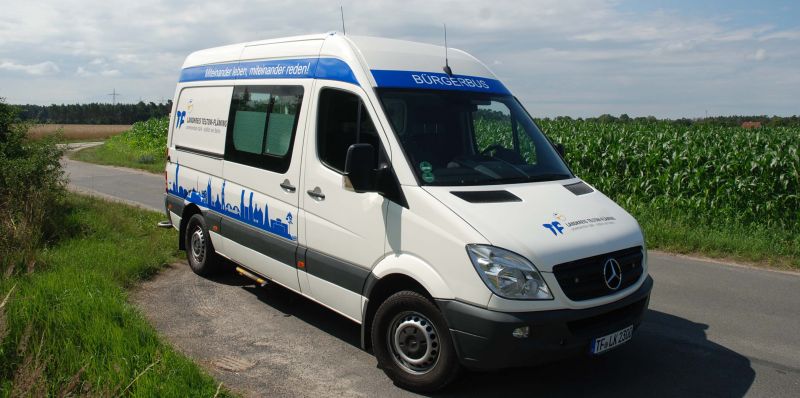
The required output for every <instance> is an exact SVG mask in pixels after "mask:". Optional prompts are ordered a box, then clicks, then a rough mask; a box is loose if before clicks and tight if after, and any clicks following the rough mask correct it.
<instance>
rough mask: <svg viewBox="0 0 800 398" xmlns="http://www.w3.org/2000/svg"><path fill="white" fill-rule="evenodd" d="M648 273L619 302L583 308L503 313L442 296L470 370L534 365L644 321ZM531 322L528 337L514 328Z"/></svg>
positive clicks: (458, 347) (441, 302)
mask: <svg viewBox="0 0 800 398" xmlns="http://www.w3.org/2000/svg"><path fill="white" fill-rule="evenodd" d="M652 288H653V279H652V278H651V277H650V276H648V277H647V279H645V281H644V283H642V285H641V286H640V287H639V289H637V290H636V291H635V292H633V293H632V294H630V295H628V296H627V297H624V298H622V299H621V300H619V301H615V302H613V303H609V304H606V305H602V306H598V307H592V308H586V309H581V310H569V309H567V310H555V311H538V312H498V311H491V310H487V309H485V308H480V307H476V306H473V305H470V304H466V303H462V302H459V301H453V300H437V304H438V305H439V308H440V309H441V310H442V313H443V314H444V316H445V318H446V319H447V323H448V326H449V327H450V333H451V335H452V337H453V342H454V344H455V346H456V351H457V352H458V356H459V359H460V361H461V363H462V364H463V365H464V366H465V367H467V368H470V369H475V370H494V369H501V368H507V367H516V366H530V365H536V364H541V363H544V362H550V361H553V360H556V359H559V358H564V357H569V356H574V355H578V354H580V353H588V352H589V344H590V342H591V340H592V339H594V338H596V337H600V336H604V335H606V334H609V333H613V332H615V331H618V330H620V329H623V328H625V327H627V326H629V325H634V329H635V328H637V327H638V326H639V324H640V323H641V321H642V316H643V314H644V311H645V310H646V309H647V306H648V304H649V302H650V291H651V290H652ZM521 326H529V327H530V335H529V336H528V337H527V338H516V337H513V336H512V334H511V333H512V331H513V330H514V329H516V328H518V327H521Z"/></svg>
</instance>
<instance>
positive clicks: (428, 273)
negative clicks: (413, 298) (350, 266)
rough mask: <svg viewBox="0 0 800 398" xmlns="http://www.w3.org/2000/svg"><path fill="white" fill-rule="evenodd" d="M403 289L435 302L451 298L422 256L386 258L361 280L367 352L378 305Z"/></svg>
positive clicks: (441, 281) (363, 335)
mask: <svg viewBox="0 0 800 398" xmlns="http://www.w3.org/2000/svg"><path fill="white" fill-rule="evenodd" d="M403 290H411V291H414V292H417V293H419V294H421V295H423V296H425V297H427V298H428V299H429V300H431V302H433V303H434V305H435V301H434V299H435V298H436V299H442V298H445V299H451V298H453V293H452V291H451V290H450V288H449V286H447V284H446V283H445V282H444V279H443V278H442V277H441V276H440V275H439V273H438V272H436V270H434V269H433V267H432V266H430V265H429V264H427V263H425V262H424V261H422V260H421V259H419V258H417V257H414V256H411V255H400V256H393V257H387V258H386V259H384V261H382V262H381V263H379V264H378V265H377V266H375V268H373V270H372V272H371V273H370V275H369V277H367V280H366V281H365V283H364V291H363V294H362V295H363V296H364V297H365V298H366V304H365V305H364V307H363V310H362V311H363V315H362V320H363V321H362V322H361V347H362V348H363V349H365V350H368V351H369V350H371V348H372V341H371V337H370V329H371V328H372V320H373V318H374V316H375V313H376V312H377V310H378V307H379V306H380V305H381V303H383V301H384V300H386V299H387V298H389V296H391V295H393V294H395V293H397V292H400V291H403Z"/></svg>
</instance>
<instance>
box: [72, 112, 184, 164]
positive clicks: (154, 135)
mask: <svg viewBox="0 0 800 398" xmlns="http://www.w3.org/2000/svg"><path fill="white" fill-rule="evenodd" d="M168 126H169V118H166V117H163V118H156V119H150V120H147V121H144V122H137V123H134V124H133V126H131V129H130V130H128V131H126V132H124V133H122V134H120V135H117V136H113V137H111V138H109V139H108V140H106V141H105V142H104V143H103V145H100V146H97V147H93V148H87V149H84V150H81V151H77V152H74V153H72V154H71V155H70V157H71V158H73V159H75V160H81V161H84V162H89V163H97V164H105V165H111V166H122V167H130V168H134V169H141V170H145V171H149V172H151V173H163V172H164V168H165V164H166V156H165V153H166V148H167V129H168Z"/></svg>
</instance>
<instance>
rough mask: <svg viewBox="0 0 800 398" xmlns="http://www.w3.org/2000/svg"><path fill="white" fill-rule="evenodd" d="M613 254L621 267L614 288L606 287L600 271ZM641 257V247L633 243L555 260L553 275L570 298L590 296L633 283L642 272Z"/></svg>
mask: <svg viewBox="0 0 800 398" xmlns="http://www.w3.org/2000/svg"><path fill="white" fill-rule="evenodd" d="M612 258H613V259H615V260H616V261H617V262H618V263H619V266H620V269H621V270H622V278H621V279H622V281H621V282H620V284H619V288H617V289H611V288H609V287H608V286H607V285H606V281H605V277H604V275H603V268H604V267H605V264H606V261H608V260H609V259H612ZM643 259H644V254H643V253H642V247H641V246H636V247H631V248H628V249H624V250H618V251H615V252H610V253H605V254H600V255H597V256H592V257H586V258H582V259H579V260H575V261H570V262H568V263H563V264H558V265H556V266H554V267H553V275H554V276H555V277H556V280H558V284H559V286H561V290H563V291H564V294H566V295H567V297H569V299H570V300H572V301H582V300H590V299H593V298H598V297H603V296H606V295H609V294H613V293H616V292H618V291H620V290H624V289H626V288H628V287H630V286H631V285H633V284H634V283H636V281H638V280H639V278H640V277H641V276H642V272H643V268H642V261H643ZM612 285H613V283H612Z"/></svg>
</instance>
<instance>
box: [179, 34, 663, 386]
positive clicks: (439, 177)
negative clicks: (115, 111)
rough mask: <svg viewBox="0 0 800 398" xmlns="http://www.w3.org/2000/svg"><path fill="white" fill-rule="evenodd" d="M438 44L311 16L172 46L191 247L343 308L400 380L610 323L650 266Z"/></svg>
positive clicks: (634, 321)
mask: <svg viewBox="0 0 800 398" xmlns="http://www.w3.org/2000/svg"><path fill="white" fill-rule="evenodd" d="M444 53H445V51H444V48H442V47H440V46H434V45H428V44H421V43H412V42H407V41H399V40H391V39H381V38H368V37H350V36H342V35H339V34H335V33H330V34H325V35H316V36H303V37H292V38H285V39H276V40H267V41H258V42H251V43H244V44H236V45H231V46H225V47H219V48H213V49H208V50H202V51H198V52H195V53H193V54H191V55H190V56H189V57H188V58H187V59H186V62H185V64H184V66H183V70H182V72H181V76H180V81H179V82H178V85H177V88H176V91H175V99H174V105H173V110H172V115H171V125H170V130H169V138H168V162H167V167H166V180H167V181H166V183H167V187H166V191H167V192H166V200H165V205H166V211H167V214H168V216H169V218H170V220H171V222H172V224H173V225H174V226H175V228H176V229H178V231H179V237H180V238H179V245H180V248H181V249H185V250H186V252H187V258H188V260H189V264H190V266H191V267H192V269H193V270H194V271H195V272H196V273H198V274H200V275H207V274H209V273H211V272H214V271H215V270H217V269H218V267H219V263H220V261H221V260H222V259H227V260H228V261H230V262H233V263H234V264H236V265H237V266H238V269H239V270H240V272H242V273H243V274H245V275H248V276H250V277H251V278H254V279H257V280H259V281H265V282H269V283H276V284H279V285H282V286H284V287H286V288H287V289H290V290H292V291H295V292H297V293H299V294H301V295H303V296H305V297H307V298H309V299H311V300H313V301H316V302H318V303H319V304H321V305H323V306H326V307H328V308H330V309H331V310H333V311H336V312H337V313H339V314H341V315H342V316H344V317H346V318H349V319H350V320H352V321H353V322H356V323H358V324H360V325H361V330H362V344H363V347H364V349H368V350H372V352H374V354H375V356H376V358H377V360H378V362H379V365H380V367H381V368H382V369H383V370H384V372H385V373H386V374H387V375H388V376H389V377H390V378H391V379H392V380H393V381H394V382H395V383H396V384H397V385H399V386H402V387H404V388H407V389H411V390H415V391H433V390H436V389H439V388H442V387H443V386H445V385H446V384H447V383H449V382H450V381H452V380H453V379H454V378H455V376H456V375H457V374H458V371H459V369H461V368H462V367H466V368H470V369H477V370H493V369H500V368H504V367H511V366H526V365H533V364H537V363H542V362H544V361H550V360H553V359H556V358H560V357H563V356H569V355H576V354H581V353H584V354H589V355H599V354H601V353H604V352H606V351H608V350H610V349H612V348H615V347H617V346H619V345H620V344H622V343H625V342H626V341H628V340H629V339H630V338H631V336H632V334H633V331H634V330H635V329H636V328H637V326H638V325H639V323H640V321H641V318H642V314H643V313H644V311H645V309H646V308H647V306H648V302H649V297H650V290H651V288H652V285H653V282H652V279H651V278H650V277H649V276H648V272H647V261H646V260H647V258H646V253H647V252H646V249H645V245H644V239H643V236H642V232H641V230H640V227H639V225H638V223H637V222H636V220H634V219H633V217H631V216H630V215H629V214H628V213H627V212H626V211H625V210H623V209H622V208H621V207H619V206H618V205H616V204H615V203H614V202H613V201H611V200H610V199H609V198H607V197H606V196H604V195H603V194H602V193H600V192H598V191H597V190H596V189H594V188H593V187H591V186H590V185H589V184H587V183H586V182H584V181H582V180H580V179H579V178H578V177H576V176H575V175H574V174H573V173H572V171H571V170H570V169H569V167H568V166H567V165H566V163H565V162H564V160H563V158H562V155H561V154H562V152H563V150H561V148H560V147H557V146H555V145H553V144H552V143H551V142H550V141H549V140H548V139H547V138H546V137H545V135H544V134H543V133H542V132H541V131H540V130H539V129H538V127H537V126H536V124H535V123H534V122H533V120H532V119H531V117H530V116H529V114H528V113H527V112H526V110H525V109H524V108H523V107H522V105H521V104H520V103H519V101H517V99H516V98H515V97H514V96H513V95H512V94H511V93H510V91H509V90H508V89H507V88H506V87H505V85H503V83H502V82H500V81H499V80H498V79H497V77H496V76H494V75H493V74H492V73H491V72H490V71H489V70H488V68H487V67H486V66H485V65H483V64H482V63H481V62H480V61H478V60H477V59H475V58H474V57H472V56H471V55H469V54H467V53H465V52H463V51H459V50H455V49H450V50H449V67H450V69H449V70H448V69H446V68H443V67H444V66H445V60H444Z"/></svg>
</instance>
